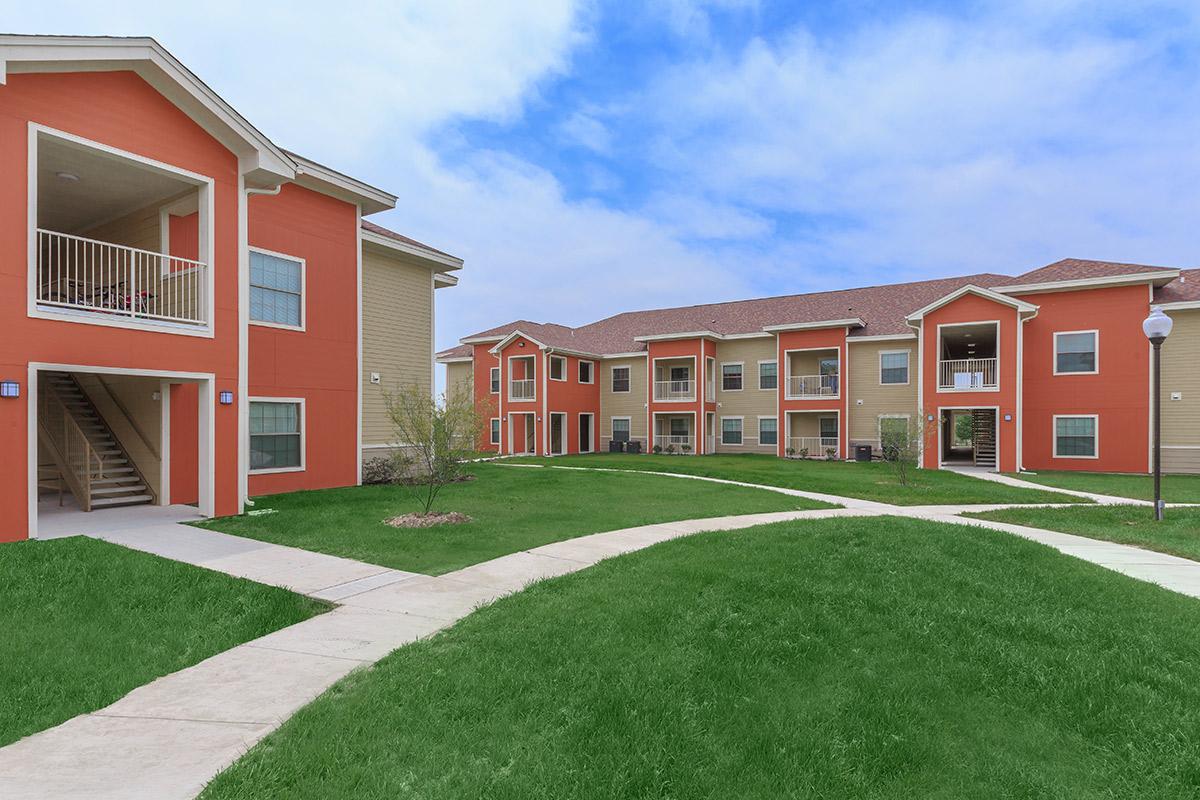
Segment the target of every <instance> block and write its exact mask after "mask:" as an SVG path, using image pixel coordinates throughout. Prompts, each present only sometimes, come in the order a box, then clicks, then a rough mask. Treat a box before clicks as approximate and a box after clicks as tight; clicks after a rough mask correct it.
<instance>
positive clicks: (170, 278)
mask: <svg viewBox="0 0 1200 800" xmlns="http://www.w3.org/2000/svg"><path fill="white" fill-rule="evenodd" d="M37 259H38V260H37V270H38V282H37V303H38V305H39V306H43V307H49V308H63V309H71V310H78V311H87V312H89V313H94V314H103V315H107V316H114V317H126V318H128V319H131V320H142V321H147V322H167V323H174V324H179V325H188V326H199V327H204V326H207V325H208V321H209V308H210V306H211V304H210V303H209V299H208V265H207V264H205V263H204V262H202V261H193V260H191V259H187V258H176V257H175V256H169V255H163V254H162V253H155V252H152V251H150V250H139V249H138V248H136V247H125V246H123V245H119V244H112V243H111V242H101V241H98V240H96V239H85V238H84V237H82V236H72V235H70V234H66V233H57V232H55V231H48V230H44V229H42V228H38V229H37Z"/></svg>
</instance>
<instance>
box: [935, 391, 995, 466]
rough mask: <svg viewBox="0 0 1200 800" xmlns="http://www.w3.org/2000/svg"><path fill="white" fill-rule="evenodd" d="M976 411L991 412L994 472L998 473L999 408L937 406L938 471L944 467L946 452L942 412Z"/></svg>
mask: <svg viewBox="0 0 1200 800" xmlns="http://www.w3.org/2000/svg"><path fill="white" fill-rule="evenodd" d="M976 410H978V411H991V412H993V416H992V428H993V430H994V432H995V437H996V472H999V471H1000V448H1001V446H1002V443H1001V441H1000V406H938V409H937V415H938V425H937V429H938V441H937V448H938V449H937V453H938V469H942V468H944V467H945V466H946V462H945V454H946V450H945V444H944V443H943V441H942V439H943V438H944V437H945V428H944V426H943V425H942V412H943V411H976ZM951 466H954V465H953V464H952V465H951Z"/></svg>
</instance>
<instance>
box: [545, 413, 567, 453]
mask: <svg viewBox="0 0 1200 800" xmlns="http://www.w3.org/2000/svg"><path fill="white" fill-rule="evenodd" d="M549 417H550V419H548V420H547V421H546V455H548V456H565V455H566V454H567V436H568V432H569V431H570V426H569V425H568V424H567V420H568V419H569V417H568V416H567V412H565V411H551V412H550V414H549ZM555 417H558V418H560V419H561V420H562V428H561V429H560V431H559V436H558V443H559V445H560V447H561V448H562V449H561V450H557V451H556V450H555V449H554V418H555Z"/></svg>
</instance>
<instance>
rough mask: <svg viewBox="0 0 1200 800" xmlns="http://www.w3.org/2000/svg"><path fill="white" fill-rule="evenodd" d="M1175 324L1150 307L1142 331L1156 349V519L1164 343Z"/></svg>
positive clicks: (1159, 499) (1158, 511)
mask: <svg viewBox="0 0 1200 800" xmlns="http://www.w3.org/2000/svg"><path fill="white" fill-rule="evenodd" d="M1173 324H1174V323H1173V322H1172V321H1171V318H1170V317H1168V316H1167V315H1166V314H1164V313H1163V310H1162V307H1161V306H1150V316H1148V317H1146V319H1145V321H1143V322H1142V331H1144V332H1145V334H1146V338H1147V339H1149V340H1150V344H1151V346H1152V347H1153V349H1154V391H1153V397H1154V519H1155V520H1157V521H1159V522H1161V521H1162V518H1163V501H1162V392H1161V382H1162V377H1161V375H1162V370H1161V369H1160V367H1161V365H1162V343H1163V342H1165V341H1166V340H1167V337H1168V336H1170V335H1171V327H1172V325H1173Z"/></svg>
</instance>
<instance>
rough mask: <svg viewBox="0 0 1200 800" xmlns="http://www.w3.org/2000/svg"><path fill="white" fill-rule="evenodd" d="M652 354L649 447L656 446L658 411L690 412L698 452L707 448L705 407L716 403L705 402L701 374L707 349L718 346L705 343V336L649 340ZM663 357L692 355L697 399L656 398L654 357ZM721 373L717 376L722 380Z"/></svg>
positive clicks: (648, 388)
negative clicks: (705, 445)
mask: <svg viewBox="0 0 1200 800" xmlns="http://www.w3.org/2000/svg"><path fill="white" fill-rule="evenodd" d="M648 351H649V356H648V357H647V359H646V369H647V373H646V398H647V403H646V431H647V436H648V437H649V446H648V447H647V450H648V451H651V452H652V451H653V450H654V435H655V430H656V429H655V425H654V415H655V414H656V413H657V414H679V415H682V416H691V417H692V419H693V423H692V436H693V440H694V441H695V443H696V444H695V446H696V452H697V453H703V452H704V449H703V448H704V442H703V438H704V411H705V408H715V403H706V402H705V401H704V384H703V382H702V381H701V376H702V374H703V371H704V358H705V353H708V355H712V354H713V353H715V348H711V349H710V348H708V347H706V342H705V340H704V339H699V338H697V339H673V340H669V341H663V342H650V343H649V345H648ZM660 358H690V359H692V380H693V381H695V385H696V399H695V400H694V401H690V402H689V401H683V402H662V401H656V400H655V399H654V366H655V365H654V361H655V359H660ZM719 379H720V378H719V376H718V380H719Z"/></svg>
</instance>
